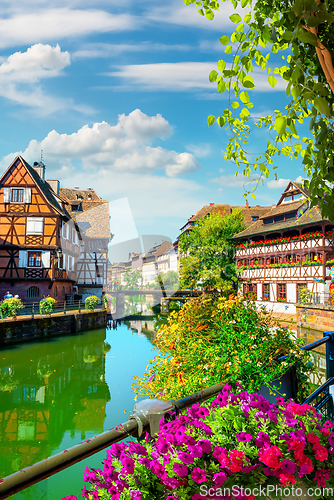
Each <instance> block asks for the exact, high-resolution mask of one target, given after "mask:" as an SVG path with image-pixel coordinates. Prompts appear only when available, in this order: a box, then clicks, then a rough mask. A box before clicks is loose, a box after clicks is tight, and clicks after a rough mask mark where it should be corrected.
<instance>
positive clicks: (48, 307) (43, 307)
mask: <svg viewBox="0 0 334 500" xmlns="http://www.w3.org/2000/svg"><path fill="white" fill-rule="evenodd" d="M55 304H57V301H56V299H54V298H53V297H50V295H48V296H47V297H44V298H43V299H42V300H41V301H40V303H39V312H40V314H42V315H43V314H51V313H52V312H53V308H54V305H55Z"/></svg>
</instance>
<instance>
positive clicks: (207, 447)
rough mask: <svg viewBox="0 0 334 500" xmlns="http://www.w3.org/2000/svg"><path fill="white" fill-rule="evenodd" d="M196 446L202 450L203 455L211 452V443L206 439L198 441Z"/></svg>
mask: <svg viewBox="0 0 334 500" xmlns="http://www.w3.org/2000/svg"><path fill="white" fill-rule="evenodd" d="M197 445H198V446H200V447H201V448H202V451H203V453H210V451H211V442H210V441H209V440H208V439H200V440H199V441H198V442H197Z"/></svg>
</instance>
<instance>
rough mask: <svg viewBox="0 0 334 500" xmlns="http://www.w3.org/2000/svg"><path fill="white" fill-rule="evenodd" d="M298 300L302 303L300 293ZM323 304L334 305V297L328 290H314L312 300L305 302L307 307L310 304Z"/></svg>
mask: <svg viewBox="0 0 334 500" xmlns="http://www.w3.org/2000/svg"><path fill="white" fill-rule="evenodd" d="M298 302H299V303H300V294H298ZM317 304H322V305H324V306H333V305H334V297H333V296H332V295H331V294H330V293H328V292H313V293H312V297H311V298H310V301H309V302H308V303H306V304H303V305H304V306H305V307H306V308H307V306H308V305H317Z"/></svg>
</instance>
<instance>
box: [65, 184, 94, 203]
mask: <svg viewBox="0 0 334 500" xmlns="http://www.w3.org/2000/svg"><path fill="white" fill-rule="evenodd" d="M59 192H60V194H61V195H63V196H64V197H65V198H66V199H67V200H77V199H78V198H77V197H78V196H80V197H81V198H82V201H101V198H100V196H99V195H98V194H97V193H96V191H94V190H93V189H74V188H63V187H61V188H60V189H59ZM88 195H90V196H91V200H90V199H89V198H88Z"/></svg>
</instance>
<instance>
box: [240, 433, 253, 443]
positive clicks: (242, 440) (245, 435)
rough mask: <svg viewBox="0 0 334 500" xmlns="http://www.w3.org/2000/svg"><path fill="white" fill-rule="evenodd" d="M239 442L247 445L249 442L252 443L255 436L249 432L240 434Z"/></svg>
mask: <svg viewBox="0 0 334 500" xmlns="http://www.w3.org/2000/svg"><path fill="white" fill-rule="evenodd" d="M236 438H237V441H240V443H246V442H247V441H251V440H252V439H253V436H252V435H251V434H249V433H247V432H238V434H236Z"/></svg>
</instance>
